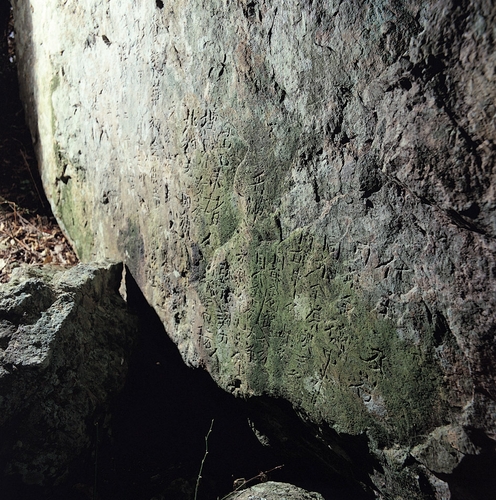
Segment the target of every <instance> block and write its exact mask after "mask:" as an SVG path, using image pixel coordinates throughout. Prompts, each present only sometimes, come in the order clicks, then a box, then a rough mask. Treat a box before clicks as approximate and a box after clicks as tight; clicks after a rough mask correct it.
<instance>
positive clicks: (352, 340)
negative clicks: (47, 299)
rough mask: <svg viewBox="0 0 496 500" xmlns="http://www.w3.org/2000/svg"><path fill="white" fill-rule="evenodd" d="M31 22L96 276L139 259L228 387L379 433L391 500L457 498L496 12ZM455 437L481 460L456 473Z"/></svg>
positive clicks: (38, 77) (491, 413)
mask: <svg viewBox="0 0 496 500" xmlns="http://www.w3.org/2000/svg"><path fill="white" fill-rule="evenodd" d="M13 4H14V9H15V22H16V26H17V49H18V58H19V64H20V65H19V71H20V75H21V81H22V86H23V88H22V96H23V100H24V103H25V106H26V111H27V116H28V119H29V121H30V126H31V130H32V133H33V137H34V141H35V146H36V150H37V155H38V158H39V162H40V168H41V173H42V177H43V182H44V185H45V189H46V192H47V195H48V198H49V199H50V202H51V204H52V207H53V210H54V212H55V214H56V216H57V218H58V220H59V221H60V223H61V225H62V226H63V227H64V229H65V231H66V233H67V234H68V236H69V237H70V239H71V241H72V242H73V243H74V246H75V248H76V249H77V252H78V254H79V256H80V258H81V259H83V260H85V261H88V260H90V259H94V258H102V257H105V258H112V259H118V260H124V261H125V262H126V264H127V265H128V266H129V269H130V271H131V273H132V274H133V276H134V278H135V279H136V281H137V283H138V284H139V286H140V287H141V289H142V290H143V293H144V294H145V296H146V297H147V300H148V301H149V303H150V304H151V305H152V306H153V307H154V308H155V310H156V311H157V313H158V314H159V315H160V317H161V319H162V321H163V322H164V325H165V326H166V330H167V332H168V333H169V335H170V336H171V338H172V339H173V340H174V342H175V343H176V345H177V346H178V348H179V350H180V352H181V354H182V356H183V358H184V360H185V361H186V362H187V363H188V364H190V365H193V366H202V367H205V368H206V369H207V370H208V371H209V372H210V374H211V375H212V377H213V378H214V379H215V380H216V381H217V383H218V384H219V385H220V386H221V387H223V388H224V389H226V390H227V391H230V392H232V393H233V394H235V395H238V396H241V397H251V396H261V395H267V396H272V397H277V398H282V399H285V400H287V401H289V402H291V404H292V405H293V406H294V408H295V409H297V411H298V412H299V414H300V415H302V417H303V418H304V419H306V420H308V421H311V422H313V423H314V424H319V423H323V424H325V425H326V426H329V427H330V428H332V429H333V432H336V433H338V434H339V435H340V436H346V437H348V436H352V437H353V436H355V437H356V439H357V440H361V439H362V437H363V436H366V439H367V442H368V443H369V448H370V450H371V454H372V455H373V456H374V457H376V459H377V460H379V462H380V465H377V466H376V467H375V469H374V470H372V471H370V473H369V476H370V478H371V481H372V482H373V486H371V487H372V488H373V489H375V490H376V491H378V492H381V494H384V495H390V496H391V495H396V496H400V497H401V495H406V496H407V497H408V498H423V495H437V496H438V497H439V496H440V495H441V496H442V495H445V496H446V495H447V493H446V491H450V487H451V486H450V485H451V484H454V483H453V481H454V480H455V479H454V478H455V477H456V476H457V474H459V471H460V470H462V469H463V468H464V467H465V466H466V467H469V468H470V467H472V468H473V469H480V470H482V469H484V467H482V464H487V463H489V462H488V461H489V460H490V457H493V456H494V442H495V441H494V439H495V436H496V412H495V399H496V389H495V377H496V344H495V341H494V331H495V327H494V325H495V315H496V303H495V302H496V299H495V293H494V292H495V289H496V278H495V277H496V259H495V240H494V236H495V223H496V218H495V201H496V197H495V191H494V186H495V185H496V184H495V182H494V180H495V179H494V177H495V162H494V159H495V155H496V148H495V140H496V133H495V132H496V131H495V127H496V121H495V120H494V114H495V110H496V108H495V105H496V104H495V102H496V85H495V67H496V64H495V63H496V59H495V58H496V51H495V50H494V49H495V41H494V40H495V33H494V26H496V19H495V17H496V7H495V6H494V3H493V2H489V1H483V0H480V1H475V0H473V1H469V0H464V1H463V2H458V1H454V0H438V1H434V2H432V1H422V0H414V1H408V2H406V1H397V0H374V1H373V2H368V3H366V4H364V3H363V2H359V1H356V0H353V1H347V2H343V1H328V2H327V1H326V2H322V1H311V0H304V1H302V0H285V1H283V0H273V1H270V2H269V1H268V0H256V1H248V0H237V1H233V2H227V1H226V0H178V1H175V2H168V1H164V2H162V1H158V0H157V1H155V2H153V1H152V0H150V1H147V2H134V3H122V2H121V3H119V2H110V3H109V2H105V1H103V0H30V1H29V2H28V1H27V0H14V2H13ZM448 428H453V429H456V433H458V435H460V436H462V435H463V436H467V439H468V440H469V441H470V440H472V441H473V442H472V444H469V443H468V441H464V443H465V444H464V449H465V450H468V451H467V453H464V452H460V451H459V450H458V451H454V452H453V453H454V455H452V454H451V452H447V454H444V455H443V453H444V452H443V453H441V451H440V450H441V448H442V449H443V450H450V449H451V448H450V447H452V444H451V442H450V441H449V440H448V441H447V437H446V436H447V435H448V434H450V433H446V432H447V431H446V432H445V430H446V429H448ZM460 429H461V430H460ZM474 436H475V437H474ZM437 439H439V440H440V441H439V442H438V444H437V445H434V442H435V441H436V440H437ZM464 440H465V438H464ZM474 440H475V441H474ZM338 442H340V440H337V441H333V442H330V443H329V449H330V450H331V451H330V452H329V453H330V455H331V456H332V457H334V459H333V460H334V467H335V468H336V469H340V468H342V464H343V463H346V467H345V469H346V470H348V469H347V468H348V461H347V460H345V461H344V462H343V460H342V456H347V457H349V456H350V454H351V455H352V453H348V451H350V450H342V448H341V447H338V446H337V443H338ZM346 442H348V443H349V442H350V441H349V440H347V438H346ZM360 442H361V441H360ZM481 443H482V444H481ZM333 446H334V448H333ZM349 446H350V449H351V448H352V447H353V446H352V445H349ZM435 446H438V451H439V454H438V457H437V458H436V459H431V458H429V457H431V455H432V453H431V451H429V450H434V449H435ZM335 449H339V450H341V451H339V452H334V451H332V450H335ZM454 449H455V450H456V448H454ZM410 451H411V453H410ZM457 453H462V455H457ZM343 454H344V455H343ZM443 456H444V457H445V458H446V460H444V459H442V457H443ZM440 461H441V462H442V463H440ZM351 462H353V460H351ZM467 464H471V465H470V466H469V465H467ZM467 476H468V477H470V474H467ZM486 479H487V478H486ZM455 482H456V481H455ZM469 482H470V481H469ZM479 482H480V481H479ZM469 489H470V488H469ZM426 491H427V493H426ZM405 492H407V493H405ZM443 492H444V493H443ZM469 495H472V496H474V495H477V493H476V489H474V488H472V489H471V493H470V492H469Z"/></svg>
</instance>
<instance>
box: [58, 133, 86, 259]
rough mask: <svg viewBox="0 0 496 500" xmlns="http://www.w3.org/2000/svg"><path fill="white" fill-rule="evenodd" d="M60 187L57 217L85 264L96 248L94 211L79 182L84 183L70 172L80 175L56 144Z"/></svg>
mask: <svg viewBox="0 0 496 500" xmlns="http://www.w3.org/2000/svg"><path fill="white" fill-rule="evenodd" d="M54 156H55V161H56V179H55V180H56V184H57V197H58V198H57V202H56V210H57V214H56V215H57V217H58V218H59V219H60V220H61V221H62V224H63V227H64V228H65V230H66V231H67V233H68V235H69V238H70V239H71V241H72V242H73V244H74V247H75V251H76V254H77V256H78V257H79V259H81V260H82V261H85V260H89V259H90V258H91V255H92V252H93V247H94V244H95V241H94V234H93V220H92V215H91V214H92V212H93V211H92V207H89V206H88V204H87V203H86V201H85V200H84V198H82V197H81V189H80V184H79V183H80V182H81V181H82V180H84V178H83V179H81V177H79V176H74V175H73V174H70V173H69V172H77V170H78V169H77V168H75V167H74V166H73V165H71V164H70V162H69V160H68V159H67V158H66V157H65V155H64V154H63V152H62V151H61V149H60V147H59V146H58V144H57V143H55V144H54Z"/></svg>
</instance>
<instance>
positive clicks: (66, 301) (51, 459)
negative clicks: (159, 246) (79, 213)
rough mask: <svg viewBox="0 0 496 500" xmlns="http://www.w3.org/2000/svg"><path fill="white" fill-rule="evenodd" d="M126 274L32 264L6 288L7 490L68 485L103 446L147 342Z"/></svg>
mask: <svg viewBox="0 0 496 500" xmlns="http://www.w3.org/2000/svg"><path fill="white" fill-rule="evenodd" d="M121 277H122V264H115V263H109V262H106V263H100V264H84V265H83V264H80V265H78V266H76V267H73V268H71V269H65V270H61V269H54V268H47V267H41V268H35V267H27V268H20V269H19V270H18V271H17V272H16V273H15V274H14V275H13V277H12V279H11V281H10V282H9V283H7V284H4V285H2V286H1V287H0V475H1V476H0V477H2V483H3V484H4V483H8V484H13V485H17V486H16V488H19V487H22V485H35V486H41V487H44V488H50V487H52V486H54V485H59V484H62V483H64V482H65V481H66V480H67V478H68V477H69V476H71V475H74V474H75V473H76V472H77V470H78V469H79V468H81V467H82V463H83V461H84V460H83V459H84V458H85V457H88V456H90V454H91V452H92V450H94V449H95V445H96V442H97V440H98V433H99V432H100V433H101V434H100V435H102V431H103V427H105V425H106V420H107V418H108V412H109V403H110V400H111V397H112V396H113V395H114V394H116V393H117V392H118V391H119V390H120V389H122V387H123V385H124V381H125V376H126V373H127V365H128V359H129V356H130V353H131V350H132V347H133V345H134V343H135V341H136V340H137V331H138V330H137V319H136V317H135V316H134V315H132V314H130V313H129V311H128V309H127V304H126V302H125V301H124V300H123V299H122V297H121V296H120V295H119V286H120V283H121ZM76 475H77V474H76ZM2 498H10V497H9V496H8V494H7V497H2Z"/></svg>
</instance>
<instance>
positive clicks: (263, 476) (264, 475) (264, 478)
mask: <svg viewBox="0 0 496 500" xmlns="http://www.w3.org/2000/svg"><path fill="white" fill-rule="evenodd" d="M283 467H284V464H282V465H278V466H276V467H273V468H272V469H269V470H266V471H264V472H259V473H258V474H257V475H256V476H253V477H251V478H250V479H244V480H243V481H242V482H241V484H240V485H239V486H236V488H234V489H233V490H232V491H231V493H228V494H227V495H226V496H225V497H222V498H221V499H220V500H227V499H228V498H229V497H230V496H231V495H232V494H233V493H236V492H237V491H239V490H242V489H243V488H245V487H246V486H247V485H248V484H250V483H252V482H253V481H256V480H257V479H258V480H260V482H265V481H267V480H268V474H270V473H271V472H274V471H275V470H279V469H282V468H283Z"/></svg>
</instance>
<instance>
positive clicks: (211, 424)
mask: <svg viewBox="0 0 496 500" xmlns="http://www.w3.org/2000/svg"><path fill="white" fill-rule="evenodd" d="M213 426H214V419H212V422H211V423H210V429H208V432H207V435H206V436H205V454H204V455H203V460H202V461H201V465H200V471H199V472H198V477H197V478H196V486H195V498H194V500H196V497H197V496H198V488H199V487H200V480H201V478H202V472H203V465H204V464H205V460H206V459H207V455H208V438H209V436H210V433H211V432H212V428H213Z"/></svg>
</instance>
